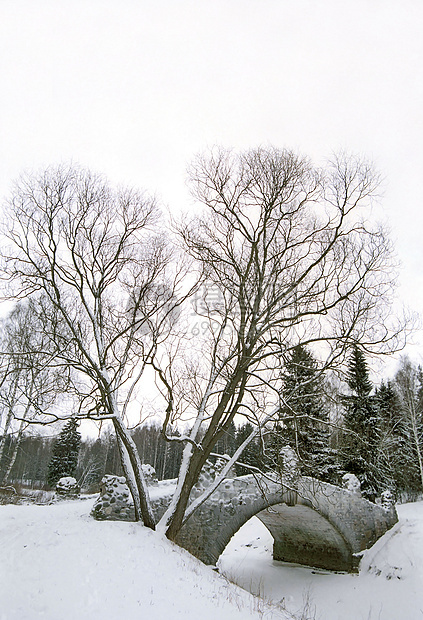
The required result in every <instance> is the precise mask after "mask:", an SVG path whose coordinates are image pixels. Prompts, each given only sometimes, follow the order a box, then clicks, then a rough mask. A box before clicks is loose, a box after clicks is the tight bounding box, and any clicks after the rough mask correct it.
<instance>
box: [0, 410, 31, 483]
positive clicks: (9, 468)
mask: <svg viewBox="0 0 423 620" xmlns="http://www.w3.org/2000/svg"><path fill="white" fill-rule="evenodd" d="M24 427H25V426H24V422H23V421H22V422H21V424H20V427H19V431H18V434H17V436H16V441H15V444H14V446H13V451H12V455H11V457H10V460H9V463H8V465H7V467H6V469H5V471H4V473H3V474H2V475H1V477H0V486H1V485H3V484H4V483H5V482H7V479H8V477H9V475H10V472H11V471H12V467H13V465H14V464H15V461H16V457H17V455H18V450H19V446H20V445H21V441H22V437H23V432H24ZM0 458H1V455H0Z"/></svg>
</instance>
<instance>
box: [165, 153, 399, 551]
mask: <svg viewBox="0 0 423 620" xmlns="http://www.w3.org/2000/svg"><path fill="white" fill-rule="evenodd" d="M190 178H191V183H192V187H193V192H194V195H195V196H196V198H197V199H198V200H199V202H200V203H202V204H203V205H205V207H206V209H207V210H206V213H205V214H204V215H199V216H197V217H195V218H194V219H192V220H191V221H187V222H185V223H184V224H183V225H182V226H180V228H179V232H180V236H181V238H182V241H183V243H184V246H185V248H186V251H187V252H188V254H189V255H190V256H191V257H193V258H194V259H195V261H196V262H197V264H198V265H200V267H201V271H202V272H203V274H204V279H203V296H202V297H199V298H198V299H197V302H198V303H197V313H198V316H199V317H200V322H199V323H198V324H197V325H196V326H195V333H194V329H193V330H192V333H191V336H194V335H195V336H196V340H197V342H196V344H197V361H196V363H193V362H192V358H193V354H191V356H190V361H189V366H188V370H187V371H186V376H185V382H182V383H181V382H180V379H178V380H176V379H175V373H173V374H172V373H171V372H170V370H171V369H172V367H171V366H170V369H169V368H168V369H167V370H166V369H162V372H161V375H160V376H161V379H162V381H163V384H164V385H165V387H166V390H167V392H168V399H169V400H168V403H169V404H168V415H167V417H166V421H165V426H166V424H167V423H168V422H169V421H170V420H172V419H173V418H172V416H173V417H175V412H174V411H173V412H172V403H174V402H178V403H180V402H181V401H184V402H185V404H186V408H185V410H186V411H190V412H191V414H192V417H193V419H194V422H193V426H192V430H191V432H190V434H189V437H188V438H183V439H185V440H186V441H187V444H186V447H185V449H184V457H183V461H182V466H181V470H180V475H179V479H178V487H177V490H176V493H175V495H174V497H173V500H172V502H171V504H170V506H169V508H168V510H167V512H166V514H165V515H164V517H163V519H162V521H161V523H160V527H161V528H163V530H165V531H166V533H167V536H168V537H170V538H171V539H172V538H175V536H176V534H177V532H178V531H179V529H180V528H181V526H182V525H183V524H184V522H186V520H187V519H188V518H189V516H190V515H191V514H192V512H193V510H195V509H196V508H197V507H198V506H199V505H200V504H201V503H202V502H203V501H205V499H206V498H207V497H208V496H209V495H210V493H211V492H212V491H213V490H214V489H215V488H216V487H217V486H218V484H219V483H220V482H221V481H222V479H223V478H224V476H225V475H226V474H227V472H228V471H229V469H230V467H231V466H232V465H233V462H234V461H235V460H236V459H237V458H238V457H239V456H240V454H241V453H242V450H243V449H244V448H245V446H246V445H247V444H248V442H249V441H251V440H252V438H253V437H254V436H256V435H257V434H258V433H259V432H260V428H263V425H265V423H266V422H267V421H269V420H270V419H271V418H272V416H274V415H275V414H276V413H277V412H279V411H280V404H279V399H280V384H279V381H280V372H279V368H280V365H281V359H283V358H284V357H285V358H286V356H287V355H288V353H289V352H290V351H291V350H292V349H293V348H294V347H295V346H297V345H298V344H299V343H301V344H303V345H309V346H311V347H312V348H313V350H314V351H315V352H316V353H318V357H319V358H320V360H321V370H322V372H323V371H325V370H326V369H328V368H334V367H336V366H337V365H340V364H341V363H342V362H343V361H344V359H345V354H346V351H347V350H348V349H349V348H350V347H351V345H352V344H353V343H357V342H360V344H361V346H362V347H363V348H365V349H366V350H368V351H379V352H380V351H383V350H385V351H387V350H392V349H394V348H395V347H396V346H398V341H397V335H398V333H399V327H398V325H394V324H393V323H392V321H390V315H389V312H390V310H389V299H390V296H391V293H392V287H393V273H392V272H393V259H392V252H391V244H390V242H389V240H388V239H387V236H386V234H385V231H384V230H383V229H382V228H381V227H378V226H373V227H372V226H371V225H370V223H369V222H368V221H367V215H368V211H367V210H368V208H369V204H370V202H371V200H372V197H373V196H374V194H375V191H376V189H377V185H378V179H377V177H376V176H375V175H374V173H373V172H372V170H371V168H370V166H368V165H367V164H366V163H365V162H362V161H356V160H353V159H349V158H347V157H344V156H342V157H339V158H336V159H335V160H334V161H333V162H331V163H329V164H328V166H327V168H326V169H325V170H318V169H316V168H314V167H313V166H312V165H311V164H310V162H309V161H308V160H307V159H304V158H301V157H298V156H296V155H295V154H294V153H292V152H289V151H285V150H277V149H272V148H271V149H257V150H252V151H248V152H246V153H242V154H239V155H238V154H234V153H232V152H227V151H223V150H215V151H212V152H211V153H210V154H209V155H208V156H206V157H200V158H199V159H198V160H197V161H196V163H195V164H194V165H193V166H192V168H191V171H190ZM198 325H199V326H200V328H198ZM193 346H194V348H195V345H193ZM181 385H182V386H183V388H182V389H181ZM187 385H189V388H190V389H187ZM182 408H183V407H182ZM239 414H243V415H244V416H246V417H247V418H248V419H249V420H250V421H252V422H253V423H254V424H255V428H254V431H253V432H252V434H251V436H250V437H249V438H247V440H246V441H245V442H244V443H243V445H242V446H240V448H239V449H238V450H237V451H236V452H235V454H234V456H233V458H232V459H230V461H228V463H227V465H226V466H225V467H224V468H223V470H222V473H221V475H220V476H219V477H218V478H217V479H216V480H215V482H214V484H213V485H211V487H210V488H209V489H207V490H206V491H205V492H204V493H203V495H201V496H200V497H198V498H197V499H196V500H195V501H191V503H190V494H191V490H192V488H193V486H194V485H195V483H196V481H197V479H198V476H199V473H200V471H201V469H202V467H203V466H204V464H205V462H206V460H207V458H208V456H209V455H210V454H211V452H212V450H213V446H214V445H215V443H216V442H217V441H218V440H219V439H220V438H221V437H222V436H223V435H224V434H225V433H227V432H228V431H229V428H230V425H231V423H232V422H233V420H234V417H235V416H237V415H239Z"/></svg>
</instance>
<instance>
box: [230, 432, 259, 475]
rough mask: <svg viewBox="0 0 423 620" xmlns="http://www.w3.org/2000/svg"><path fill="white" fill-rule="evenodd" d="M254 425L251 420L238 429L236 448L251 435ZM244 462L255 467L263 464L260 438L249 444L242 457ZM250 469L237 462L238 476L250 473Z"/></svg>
mask: <svg viewBox="0 0 423 620" xmlns="http://www.w3.org/2000/svg"><path fill="white" fill-rule="evenodd" d="M253 430H254V427H253V425H252V424H251V423H250V422H245V424H241V426H239V427H238V428H237V430H236V436H235V450H236V449H237V448H238V447H239V446H240V445H241V444H242V443H243V442H244V441H245V440H246V439H247V437H249V435H251V433H252V432H253ZM240 460H241V461H242V463H245V465H251V466H253V467H261V464H262V450H261V444H260V439H259V438H257V439H254V440H253V441H251V442H250V443H249V444H248V446H247V447H246V448H245V450H244V452H243V453H242V456H241V459H240ZM249 473H250V470H249V469H247V468H245V467H242V465H238V463H237V464H236V474H237V476H244V475H245V474H249Z"/></svg>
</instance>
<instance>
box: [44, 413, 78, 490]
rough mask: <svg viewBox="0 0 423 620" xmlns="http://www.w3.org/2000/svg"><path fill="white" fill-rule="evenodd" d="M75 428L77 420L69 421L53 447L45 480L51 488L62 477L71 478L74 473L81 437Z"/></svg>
mask: <svg viewBox="0 0 423 620" xmlns="http://www.w3.org/2000/svg"><path fill="white" fill-rule="evenodd" d="M77 428H78V422H77V420H75V419H71V420H69V422H67V423H66V424H65V426H64V427H63V430H62V431H61V433H60V435H59V437H58V439H57V441H56V443H55V445H54V447H53V452H52V456H51V459H50V462H49V465H48V474H47V480H48V483H49V484H50V485H51V486H54V485H55V484H56V483H57V481H58V480H59V479H60V478H62V477H63V476H73V475H74V473H75V471H76V467H77V464H78V456H79V448H80V444H81V435H80V433H79V432H78V431H77Z"/></svg>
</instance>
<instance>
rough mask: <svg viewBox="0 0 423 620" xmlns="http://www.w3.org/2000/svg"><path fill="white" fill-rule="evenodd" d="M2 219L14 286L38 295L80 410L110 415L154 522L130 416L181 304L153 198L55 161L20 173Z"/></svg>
mask: <svg viewBox="0 0 423 620" xmlns="http://www.w3.org/2000/svg"><path fill="white" fill-rule="evenodd" d="M6 218H7V222H6V226H5V227H4V234H5V236H6V238H7V239H8V242H9V246H8V247H7V248H6V249H5V250H4V252H3V259H4V273H5V274H6V276H7V277H8V279H9V283H10V285H11V286H12V287H13V288H12V291H13V294H14V295H16V296H18V297H22V296H31V297H32V298H33V299H34V300H35V302H34V304H35V305H34V307H36V310H37V315H38V319H39V321H41V323H42V324H43V329H44V333H45V335H46V337H48V339H49V351H50V352H51V351H53V355H52V364H53V365H55V367H56V368H62V369H64V370H65V371H67V372H69V373H70V374H69V377H70V379H71V380H72V385H73V389H74V391H75V393H76V394H77V395H78V398H79V401H80V409H79V412H78V417H89V418H91V419H94V420H100V421H101V420H104V419H110V420H112V422H113V425H114V429H115V432H116V436H117V441H118V446H119V450H120V454H121V460H122V465H123V469H124V472H125V475H126V477H127V480H128V485H129V487H130V490H131V493H132V496H133V498H134V504H135V512H136V518H137V519H139V518H141V516H142V519H143V521H144V523H145V525H147V526H149V527H152V528H154V525H155V524H154V517H153V514H152V511H151V505H150V502H149V498H148V490H147V487H146V484H145V480H144V476H143V473H142V468H141V462H140V457H139V455H138V452H137V450H136V447H135V444H134V442H133V440H132V438H131V435H130V433H129V431H128V428H127V426H126V424H125V419H126V416H127V414H128V409H129V407H130V403H131V400H132V398H133V396H134V393H135V391H136V389H137V385H138V383H139V381H140V380H141V378H142V376H143V372H144V370H145V367H146V364H148V363H149V362H150V361H151V359H153V358H154V355H155V352H156V350H157V347H158V346H159V344H160V342H161V339H162V338H165V337H166V334H167V333H168V332H169V330H170V329H171V325H172V321H173V318H174V316H173V315H174V311H175V307H176V306H177V302H174V301H173V300H174V295H175V288H176V287H177V286H178V273H175V272H174V273H173V277H169V276H168V271H167V270H168V267H169V264H170V260H171V255H170V252H169V250H168V245H167V242H166V240H165V237H164V235H163V234H162V231H160V235H159V234H158V232H159V231H157V232H156V234H153V232H152V228H153V227H154V226H155V225H157V223H158V220H159V212H158V209H157V205H156V203H155V200H154V199H153V198H150V197H148V196H146V195H145V194H142V193H140V192H137V191H135V190H132V189H120V190H113V189H111V188H110V187H109V185H108V184H107V183H106V181H105V180H104V179H103V178H101V177H99V176H96V175H93V174H91V173H90V172H88V171H85V170H81V169H78V168H72V167H69V168H65V167H59V168H51V169H48V170H47V171H46V172H45V173H44V174H41V175H40V176H36V177H33V176H24V177H23V178H22V179H21V180H20V181H19V183H18V184H17V186H16V188H15V191H14V193H13V196H12V199H11V200H10V203H9V205H8V209H7V212H6ZM70 371H71V372H70ZM51 415H52V414H51ZM52 419H54V418H53V416H52Z"/></svg>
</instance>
